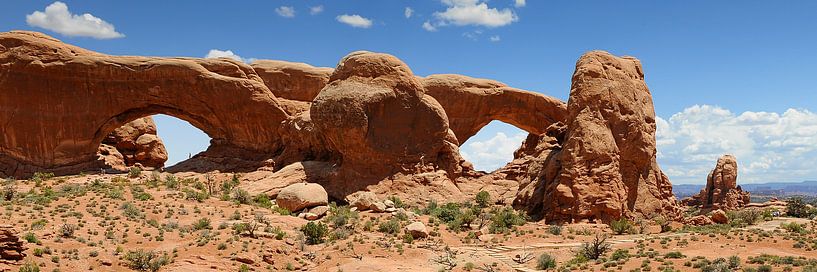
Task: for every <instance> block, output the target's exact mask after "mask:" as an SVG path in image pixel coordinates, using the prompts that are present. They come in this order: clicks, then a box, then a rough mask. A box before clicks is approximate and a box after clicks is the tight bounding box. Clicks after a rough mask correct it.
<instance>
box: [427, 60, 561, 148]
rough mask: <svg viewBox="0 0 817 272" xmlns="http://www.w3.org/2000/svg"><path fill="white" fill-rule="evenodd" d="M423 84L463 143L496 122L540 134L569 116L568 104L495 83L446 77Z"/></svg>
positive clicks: (428, 78)
mask: <svg viewBox="0 0 817 272" xmlns="http://www.w3.org/2000/svg"><path fill="white" fill-rule="evenodd" d="M421 82H422V84H423V87H424V88H425V90H426V93H427V94H428V95H430V96H432V97H434V99H436V100H437V101H438V102H439V103H440V105H442V106H443V108H444V109H445V113H446V115H447V116H448V121H449V123H450V127H451V130H452V131H454V134H455V135H456V136H457V140H458V141H459V143H460V144H462V143H464V142H465V141H467V140H468V139H469V138H471V136H474V135H475V134H476V133H477V132H479V130H480V129H482V127H484V126H485V125H487V124H488V123H490V122H491V121H494V120H499V121H502V122H505V123H508V124H511V125H514V126H516V127H518V128H521V129H523V130H525V131H527V132H529V133H531V134H535V135H539V134H542V133H545V131H546V129H547V127H548V126H550V125H551V124H553V123H556V122H564V120H565V118H566V116H567V106H566V104H565V103H564V102H562V101H560V100H558V99H556V98H552V97H549V96H546V95H543V94H540V93H534V92H529V91H525V90H520V89H516V88H511V87H508V86H507V85H505V84H503V83H500V82H498V81H494V80H489V79H479V78H472V77H467V76H461V75H451V74H444V75H431V76H428V77H426V78H422V79H421Z"/></svg>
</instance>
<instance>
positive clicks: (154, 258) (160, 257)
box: [124, 249, 170, 271]
mask: <svg viewBox="0 0 817 272" xmlns="http://www.w3.org/2000/svg"><path fill="white" fill-rule="evenodd" d="M124 260H125V261H126V262H127V264H128V267H130V268H131V269H134V270H139V271H158V270H159V268H161V267H162V266H164V265H167V264H169V263H170V257H169V256H168V255H167V253H164V252H163V253H162V254H159V253H156V252H154V251H145V250H142V249H140V250H137V251H128V253H127V254H125V257H124Z"/></svg>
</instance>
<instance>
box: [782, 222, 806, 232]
mask: <svg viewBox="0 0 817 272" xmlns="http://www.w3.org/2000/svg"><path fill="white" fill-rule="evenodd" d="M780 227H781V228H783V229H785V230H786V231H788V232H793V233H800V234H803V233H807V232H808V230H807V229H806V227H805V225H804V224H797V222H789V223H781V224H780Z"/></svg>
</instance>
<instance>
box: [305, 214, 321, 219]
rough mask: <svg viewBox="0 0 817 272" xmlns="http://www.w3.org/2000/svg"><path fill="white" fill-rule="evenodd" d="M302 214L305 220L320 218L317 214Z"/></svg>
mask: <svg viewBox="0 0 817 272" xmlns="http://www.w3.org/2000/svg"><path fill="white" fill-rule="evenodd" d="M302 214H303V215H304V218H305V219H306V220H318V218H320V216H318V215H317V214H314V213H311V212H307V213H302Z"/></svg>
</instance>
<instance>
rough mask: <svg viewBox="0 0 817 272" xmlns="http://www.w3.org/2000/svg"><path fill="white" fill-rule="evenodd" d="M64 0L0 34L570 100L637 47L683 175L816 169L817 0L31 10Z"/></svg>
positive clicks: (667, 160) (178, 128)
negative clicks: (598, 55) (498, 84)
mask: <svg viewBox="0 0 817 272" xmlns="http://www.w3.org/2000/svg"><path fill="white" fill-rule="evenodd" d="M518 2H521V3H518ZM53 3H54V1H14V2H9V3H4V7H3V9H2V10H0V30H2V31H6V30H14V29H25V30H37V31H43V32H45V33H47V34H50V35H53V36H55V37H56V38H58V39H61V40H63V41H65V42H68V43H72V44H75V45H78V46H81V47H85V48H88V49H91V50H95V51H99V52H103V53H108V54H115V55H153V56H191V57H204V56H206V55H207V54H208V52H210V51H211V50H214V49H215V50H221V51H226V50H230V51H231V52H233V53H234V54H236V55H240V56H241V57H242V58H244V59H246V60H249V59H253V58H258V59H281V60H290V61H299V62H307V63H310V64H313V65H316V66H329V67H333V66H335V64H336V62H337V61H338V60H339V59H340V58H341V57H343V56H344V55H346V54H347V53H349V52H351V51H354V50H370V51H379V52H386V53H390V54H394V55H396V56H398V57H399V58H401V59H402V60H403V61H405V62H406V63H408V64H409V65H410V66H411V68H412V70H413V71H414V72H415V73H416V74H418V75H428V74H434V73H458V74H464V75H469V76H474V77H485V78H491V79H496V80H499V81H502V82H505V83H507V84H508V85H511V86H514V87H518V88H522V89H527V90H532V91H538V92H542V93H544V94H547V95H552V96H555V97H557V98H560V99H563V100H566V99H567V95H568V91H569V89H570V77H571V74H572V73H573V68H574V64H575V61H576V59H577V58H578V57H579V56H580V55H581V54H582V53H584V52H586V51H588V50H593V49H602V50H607V51H609V52H611V53H613V54H616V55H632V56H635V57H638V58H639V59H640V60H641V61H642V64H643V65H644V68H645V72H646V80H647V83H648V85H649V86H650V89H651V90H652V93H653V96H654V99H655V108H656V113H657V115H658V116H659V117H660V119H659V121H658V123H659V137H658V138H659V153H660V156H659V162H660V163H661V165H662V169H664V170H665V171H666V172H667V173H668V175H669V176H670V178H671V179H672V180H673V182H674V183H702V182H704V181H705V178H706V172H707V171H708V170H709V169H710V168H711V167H712V166H713V165H714V164H715V160H716V158H717V156H719V154H722V153H735V154H736V155H737V156H738V160H739V163H740V164H741V175H740V177H739V179H740V180H739V182H765V181H798V180H805V179H817V167H814V164H813V163H810V162H811V161H813V159H814V156H817V116H815V114H814V112H815V111H817V87H815V86H817V66H815V65H814V64H815V63H817V53H815V51H814V49H815V48H817V19H815V17H816V16H815V15H817V14H816V13H815V11H817V2H815V1H785V2H780V1H740V2H731V1H674V2H670V1H532V0H528V1H518V0H491V1H487V2H486V1H480V0H427V1H409V0H405V1H400V0H393V1H326V0H324V1H318V0H315V1H312V0H309V1H303V0H300V1H255V2H248V3H242V4H213V3H203V2H201V1H161V2H158V1H157V2H153V1H132V2H119V1H104V2H102V1H63V3H64V4H65V6H66V7H67V9H68V10H70V12H71V13H72V14H84V13H89V14H91V15H90V16H93V17H95V18H97V19H99V20H102V21H104V22H105V23H107V24H108V26H109V28H105V25H103V26H102V28H103V29H102V30H100V29H93V27H91V29H90V30H88V29H79V30H76V29H74V31H73V32H72V30H71V29H70V28H67V27H65V26H62V28H60V27H59V26H55V24H60V22H55V21H49V20H40V19H37V18H29V19H27V15H32V14H34V12H35V11H40V12H43V14H45V15H51V16H52V17H53V16H56V15H58V14H56V15H55V14H53V12H54V10H52V13H49V12H47V11H46V7H47V6H49V5H52V4H53ZM522 3H524V5H522ZM316 7H321V11H320V12H317V13H315V12H310V11H312V10H311V8H315V10H314V11H317V8H316ZM406 8H410V9H411V10H412V12H411V16H406V15H407V12H406ZM312 13H314V14H312ZM355 15H357V16H355ZM29 17H31V16H29ZM52 19H53V18H52ZM69 19H71V18H69ZM73 20H74V21H72V22H75V21H76V20H80V21H82V20H83V19H82V18H81V17H80V18H73ZM341 21H344V22H346V23H343V22H341ZM424 23H426V27H424V26H423V25H424ZM428 26H431V27H433V28H435V31H429V29H430V28H431V27H428ZM86 27H87V26H86ZM96 27H99V26H96ZM113 28H115V30H114V29H113ZM82 30H85V31H84V32H83V31H82ZM94 31H97V32H94ZM100 31H101V32H100ZM77 35H79V36H77ZM88 36H92V37H88ZM94 36H95V37H96V38H94ZM157 119H158V123H159V134H160V136H161V137H162V138H164V139H165V142H166V143H167V145H168V149H169V151H170V154H171V161H177V160H179V159H184V158H186V157H187V154H188V153H196V152H198V151H200V150H202V149H204V148H205V147H206V145H207V138H206V136H202V135H200V132H198V131H196V130H195V129H192V128H190V127H189V126H188V125H186V124H185V123H183V122H179V121H178V120H176V119H174V118H157ZM495 123H496V122H495ZM495 123H492V124H491V125H490V126H488V127H486V128H485V129H483V131H481V132H480V134H479V135H477V136H476V137H474V138H472V140H470V141H469V142H468V143H465V144H464V145H463V151H464V152H465V153H466V154H467V156H469V158H471V159H472V160H474V161H475V164H477V166H480V167H482V168H484V169H490V168H493V167H495V166H496V165H499V164H501V163H504V162H506V161H508V160H510V157H509V153H508V152H507V151H506V150H509V149H510V150H512V149H513V148H515V146H513V145H517V146H518V143H513V142H514V141H517V140H519V139H521V138H519V135H524V134H520V131H518V130H517V129H516V128H513V127H512V126H509V125H504V124H495ZM191 131H195V133H199V135H198V136H195V137H194V136H190V135H193V134H191V133H192V132H191ZM509 146H512V147H509ZM500 153H501V154H500Z"/></svg>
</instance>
